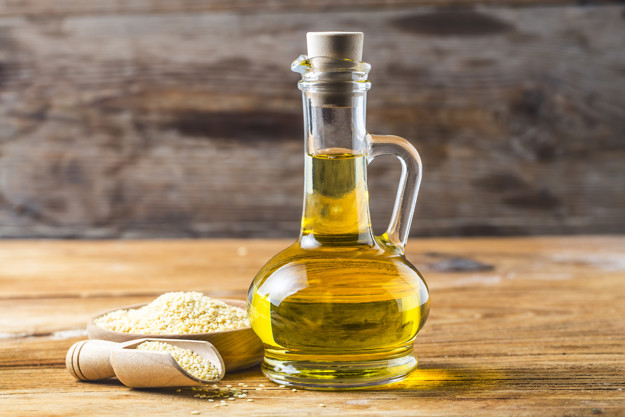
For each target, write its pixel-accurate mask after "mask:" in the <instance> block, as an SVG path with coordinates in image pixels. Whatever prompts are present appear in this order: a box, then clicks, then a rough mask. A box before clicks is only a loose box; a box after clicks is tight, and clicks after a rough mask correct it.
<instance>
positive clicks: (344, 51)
mask: <svg viewBox="0 0 625 417" xmlns="http://www.w3.org/2000/svg"><path fill="white" fill-rule="evenodd" d="M363 40H364V34H363V33H362V32H308V33H307V34H306V41H307V44H308V56H309V57H310V58H312V57H316V56H328V57H331V58H339V59H351V60H352V61H356V62H360V61H362V45H363Z"/></svg>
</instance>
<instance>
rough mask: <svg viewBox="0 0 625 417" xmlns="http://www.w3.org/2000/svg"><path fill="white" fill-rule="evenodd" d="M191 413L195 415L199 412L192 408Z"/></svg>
mask: <svg viewBox="0 0 625 417" xmlns="http://www.w3.org/2000/svg"><path fill="white" fill-rule="evenodd" d="M191 414H193V415H197V414H200V412H199V411H197V410H193V411H191Z"/></svg>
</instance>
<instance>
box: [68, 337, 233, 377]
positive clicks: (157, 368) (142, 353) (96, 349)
mask: <svg viewBox="0 0 625 417" xmlns="http://www.w3.org/2000/svg"><path fill="white" fill-rule="evenodd" d="M147 341H159V342H165V343H168V344H170V345H174V346H177V347H179V348H183V349H188V350H191V351H193V352H194V353H196V354H197V355H200V356H201V357H202V358H204V359H206V360H208V361H209V362H210V363H211V364H212V365H213V366H214V367H215V368H217V370H218V371H219V375H218V376H217V378H216V379H212V380H204V379H200V378H197V377H195V376H193V375H192V374H190V373H189V372H187V371H186V370H185V369H184V368H183V367H182V366H180V364H178V362H176V360H175V359H174V358H173V357H172V356H171V355H170V354H169V353H167V352H156V351H149V350H138V349H136V347H137V346H138V345H140V344H141V343H143V342H147ZM65 365H66V366H67V370H68V371H69V373H70V374H72V376H74V377H75V378H76V379H79V380H82V381H98V380H101V379H106V378H110V377H113V376H116V377H117V379H119V381H120V382H121V383H122V384H124V385H126V386H127V387H130V388H161V387H187V386H196V385H207V384H211V383H214V382H216V381H220V380H221V379H223V377H224V375H225V373H226V371H225V367H224V362H223V360H222V359H221V356H220V355H219V352H217V349H215V347H214V346H213V345H211V344H210V343H208V342H204V341H199V340H179V339H162V338H160V339H139V340H132V341H130V342H125V343H115V342H109V341H106V340H83V341H81V342H77V343H74V345H72V347H70V349H69V351H68V352H67V357H66V358H65Z"/></svg>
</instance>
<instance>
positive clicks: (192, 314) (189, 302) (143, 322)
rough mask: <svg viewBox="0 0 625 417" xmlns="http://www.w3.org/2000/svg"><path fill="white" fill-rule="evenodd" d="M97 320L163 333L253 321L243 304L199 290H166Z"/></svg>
mask: <svg viewBox="0 0 625 417" xmlns="http://www.w3.org/2000/svg"><path fill="white" fill-rule="evenodd" d="M95 324H96V326H98V327H101V328H103V329H106V330H112V331H115V332H122V333H142V334H159V335H163V334H192V333H208V332H214V331H223V330H235V329H241V328H244V327H248V326H249V325H250V323H249V320H248V318H247V313H246V311H245V310H243V309H242V308H238V307H234V306H231V305H228V304H226V303H224V302H221V301H217V300H213V299H212V298H210V297H207V296H205V295H203V294H202V293H199V292H169V293H165V294H163V295H161V296H160V297H158V298H157V299H156V300H154V301H152V302H151V303H149V304H147V305H145V306H143V307H140V308H137V309H129V310H116V311H112V312H110V313H107V314H105V315H103V316H101V317H98V318H97V319H96V320H95Z"/></svg>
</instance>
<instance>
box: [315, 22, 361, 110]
mask: <svg viewBox="0 0 625 417" xmlns="http://www.w3.org/2000/svg"><path fill="white" fill-rule="evenodd" d="M363 39H364V35H363V33H362V32H308V33H307V34H306V41H307V46H308V58H312V59H314V58H318V59H316V60H315V64H314V68H315V71H317V72H321V73H324V75H323V77H324V82H325V83H326V89H325V91H323V92H320V91H317V92H314V93H311V95H310V97H311V103H312V105H313V106H315V107H350V106H351V105H352V90H353V85H352V84H351V83H350V81H351V80H352V75H351V73H349V72H346V71H337V62H336V60H344V59H348V60H351V61H354V62H360V61H362V46H363ZM319 57H324V58H334V60H335V61H334V62H332V61H331V60H330V61H328V60H327V59H325V60H324V58H319ZM339 66H341V62H340V61H339Z"/></svg>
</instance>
